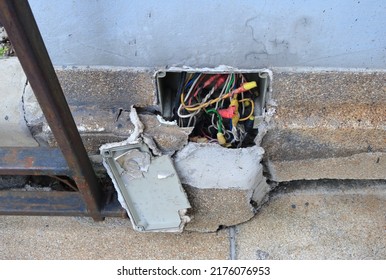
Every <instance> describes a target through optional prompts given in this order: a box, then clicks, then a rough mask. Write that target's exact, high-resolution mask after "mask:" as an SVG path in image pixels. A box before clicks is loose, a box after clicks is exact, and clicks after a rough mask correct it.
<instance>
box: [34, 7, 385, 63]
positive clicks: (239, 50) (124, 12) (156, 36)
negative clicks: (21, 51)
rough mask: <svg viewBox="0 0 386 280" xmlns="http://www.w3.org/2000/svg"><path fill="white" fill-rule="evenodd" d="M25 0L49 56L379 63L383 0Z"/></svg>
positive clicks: (105, 60)
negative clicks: (33, 15)
mask: <svg viewBox="0 0 386 280" xmlns="http://www.w3.org/2000/svg"><path fill="white" fill-rule="evenodd" d="M29 2H30V4H31V7H32V10H33V12H34V14H35V17H36V20H37V23H38V25H39V27H40V29H41V32H42V35H43V38H44V40H45V42H46V44H47V48H48V52H49V54H50V56H51V58H52V60H53V62H54V64H55V65H114V66H131V67H165V66H166V65H168V66H172V65H178V66H182V65H188V66H192V67H216V66H218V65H222V64H224V65H230V66H234V67H238V68H264V67H273V66H280V67H284V66H293V67H297V66H318V67H361V68H366V67H368V68H382V69H384V68H385V65H386V48H385V46H386V30H385V28H384V26H386V17H385V16H384V14H385V11H386V2H385V1H382V0H375V1H351V0H343V1H335V0H326V1H302V0H294V1H280V3H276V2H275V1H273V2H272V1H267V0H245V1H231V0H215V1H203V0H200V1H194V2H191V1H190V2H188V1H162V2H160V1H155V0H152V1H125V0H116V1H113V3H112V2H111V1H107V0H104V1H98V0H88V1H61V0H51V1H45V0H30V1H29Z"/></svg>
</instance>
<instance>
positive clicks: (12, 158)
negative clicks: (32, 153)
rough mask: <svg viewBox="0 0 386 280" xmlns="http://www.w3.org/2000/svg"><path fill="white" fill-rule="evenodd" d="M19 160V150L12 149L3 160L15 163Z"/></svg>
mask: <svg viewBox="0 0 386 280" xmlns="http://www.w3.org/2000/svg"><path fill="white" fill-rule="evenodd" d="M17 161H18V153H17V150H15V149H11V150H10V151H9V152H8V153H7V154H6V155H5V156H4V157H3V162H5V163H8V164H15V163H16V162H17Z"/></svg>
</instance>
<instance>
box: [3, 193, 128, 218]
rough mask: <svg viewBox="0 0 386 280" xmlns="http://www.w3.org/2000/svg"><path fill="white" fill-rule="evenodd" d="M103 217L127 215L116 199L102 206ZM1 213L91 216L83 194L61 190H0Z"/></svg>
mask: <svg viewBox="0 0 386 280" xmlns="http://www.w3.org/2000/svg"><path fill="white" fill-rule="evenodd" d="M101 214H102V216H103V217H126V215H127V214H126V211H125V210H124V209H123V208H122V207H121V206H120V204H119V202H118V201H117V200H116V199H115V200H112V201H111V202H110V203H109V204H107V205H105V206H104V208H102V211H101ZM0 215H35V216H90V214H89V212H88V211H87V208H86V204H85V203H84V201H83V199H82V196H81V195H80V194H79V193H77V192H61V191H50V192H45V191H28V192H27V191H14V190H13V191H0Z"/></svg>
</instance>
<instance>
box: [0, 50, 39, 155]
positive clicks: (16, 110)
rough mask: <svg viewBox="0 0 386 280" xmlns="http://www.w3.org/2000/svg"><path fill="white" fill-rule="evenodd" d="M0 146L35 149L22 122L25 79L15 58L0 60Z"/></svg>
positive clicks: (32, 140) (31, 138)
mask: <svg viewBox="0 0 386 280" xmlns="http://www.w3.org/2000/svg"><path fill="white" fill-rule="evenodd" d="M0 73H1V79H0V100H1V106H0V146H3V147H36V146H37V145H38V144H37V142H36V141H35V140H34V139H33V137H32V136H31V133H30V131H29V130H28V128H27V125H26V122H25V120H24V112H23V99H22V96H23V91H24V88H25V84H26V77H25V74H24V72H23V69H22V68H21V65H20V63H19V60H18V59H17V58H0Z"/></svg>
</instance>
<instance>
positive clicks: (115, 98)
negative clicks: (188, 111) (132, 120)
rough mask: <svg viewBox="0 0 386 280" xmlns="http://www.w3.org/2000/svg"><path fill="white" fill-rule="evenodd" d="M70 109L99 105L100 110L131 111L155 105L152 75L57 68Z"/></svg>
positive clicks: (120, 70)
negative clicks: (133, 107)
mask: <svg viewBox="0 0 386 280" xmlns="http://www.w3.org/2000/svg"><path fill="white" fill-rule="evenodd" d="M55 70H56V74H57V75H58V78H59V81H60V84H61V85H62V88H63V91H64V94H65V96H66V98H67V100H68V103H69V104H70V105H77V106H82V105H86V106H87V105H89V104H98V105H100V107H101V108H114V107H116V108H123V109H130V107H131V106H132V105H136V106H141V107H146V106H152V105H155V104H154V103H155V101H156V97H155V91H154V80H153V72H151V71H145V70H141V69H139V68H119V67H63V68H59V67H58V68H56V69H55Z"/></svg>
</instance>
